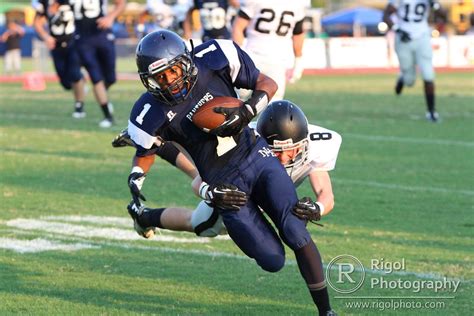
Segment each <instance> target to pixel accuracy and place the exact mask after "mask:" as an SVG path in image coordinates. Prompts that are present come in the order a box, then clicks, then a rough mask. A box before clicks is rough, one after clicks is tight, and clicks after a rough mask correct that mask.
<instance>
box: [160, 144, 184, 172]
mask: <svg viewBox="0 0 474 316" xmlns="http://www.w3.org/2000/svg"><path fill="white" fill-rule="evenodd" d="M179 153H180V151H179V149H178V148H176V146H175V145H173V143H172V142H164V143H163V144H162V145H161V146H158V147H157V149H156V151H155V154H156V155H158V156H160V157H161V158H162V159H164V160H166V161H167V162H169V163H170V164H172V165H173V166H175V167H176V158H177V157H178V155H179Z"/></svg>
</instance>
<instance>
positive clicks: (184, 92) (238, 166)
mask: <svg viewBox="0 0 474 316" xmlns="http://www.w3.org/2000/svg"><path fill="white" fill-rule="evenodd" d="M136 61H137V67H138V72H139V75H140V78H141V81H142V83H143V85H144V86H145V88H146V89H147V92H145V93H144V94H143V95H142V96H140V98H139V99H138V100H137V101H136V102H135V105H134V106H133V108H132V111H131V114H130V119H129V123H128V132H129V134H130V138H131V140H132V141H133V142H134V143H135V144H136V147H137V150H136V153H135V156H134V158H133V166H132V171H131V173H130V175H129V177H128V185H129V187H130V191H131V193H132V198H133V201H134V203H133V207H132V210H138V209H139V208H140V205H141V202H140V199H142V198H143V196H142V194H141V188H142V185H143V182H144V180H145V176H146V173H147V172H148V171H149V170H150V167H151V165H152V164H153V162H154V159H155V152H156V151H157V150H158V148H159V147H158V146H157V145H156V144H157V142H158V141H159V140H160V139H163V140H164V141H174V142H176V143H178V144H179V145H181V146H182V147H183V148H184V149H185V150H186V151H187V152H188V153H189V155H190V156H191V158H192V160H193V161H194V163H195V165H196V167H197V169H198V171H199V174H200V175H201V177H202V179H203V180H204V181H205V182H206V183H207V184H208V185H207V187H202V188H201V189H202V190H203V191H205V192H202V195H203V196H205V197H206V200H208V202H209V203H210V204H211V205H212V206H214V208H216V209H217V210H218V211H219V213H220V215H221V216H222V219H223V221H224V223H225V226H226V228H227V232H228V234H229V236H230V237H231V238H232V240H233V241H234V242H235V243H236V245H237V246H238V247H239V248H240V249H241V250H242V251H243V252H244V253H245V254H246V255H247V256H249V257H250V258H253V259H254V260H255V261H256V262H257V264H258V265H259V266H260V267H261V268H262V269H264V270H266V271H269V272H276V271H279V270H280V269H281V268H282V267H283V265H284V262H285V250H284V247H283V243H282V241H283V242H285V244H287V245H288V246H289V247H290V248H291V249H292V250H293V251H294V253H295V256H296V259H297V262H298V266H299V268H300V272H301V275H302V276H303V278H304V280H305V281H306V284H307V286H308V289H309V291H310V293H311V296H312V298H313V301H314V303H315V304H316V306H317V308H318V310H319V313H320V314H321V315H326V313H327V312H328V311H330V304H329V296H328V292H327V289H326V286H325V281H324V272H323V267H322V262H321V257H320V254H319V251H318V250H317V248H316V245H315V244H314V242H313V240H312V239H311V236H310V234H309V233H308V231H307V229H306V221H305V220H303V219H301V218H299V217H297V216H296V215H295V214H294V213H293V212H295V213H298V212H301V211H303V212H306V213H308V214H314V215H316V214H319V213H318V211H317V210H318V206H317V204H316V203H315V202H313V201H311V200H310V199H308V198H303V199H301V200H300V201H299V200H298V197H297V195H296V191H295V188H294V185H293V182H292V181H291V178H290V177H289V176H288V174H287V173H286V171H285V169H284V167H283V166H282V165H281V164H280V162H279V161H278V159H276V158H275V154H274V153H273V152H272V151H271V149H270V148H269V147H268V145H267V143H266V141H265V140H264V139H263V138H261V137H256V136H255V134H254V132H253V130H252V129H250V128H249V127H248V123H249V122H250V121H251V120H252V119H253V118H254V117H255V116H256V115H257V114H258V113H260V112H261V111H262V110H263V109H264V108H265V107H266V106H267V104H268V100H269V99H270V98H271V97H272V96H273V95H274V93H275V91H276V90H277V86H276V84H275V82H274V81H273V80H272V79H270V78H269V77H267V76H265V75H263V74H261V73H260V71H259V70H258V69H257V68H256V67H255V65H254V63H253V62H252V60H251V59H250V57H249V56H248V55H247V54H246V53H245V52H244V51H242V50H241V49H240V48H239V47H238V46H237V45H236V44H235V43H234V42H232V41H229V40H211V41H208V42H205V43H204V44H202V45H199V46H198V47H196V48H195V49H193V50H192V51H191V52H190V51H189V50H188V48H187V47H186V44H185V43H184V41H183V40H182V39H181V38H180V37H179V36H178V35H176V34H175V33H173V32H170V31H166V30H161V31H157V32H153V33H150V34H148V35H147V36H145V37H144V38H143V39H142V40H141V41H140V42H139V43H138V46H137V50H136ZM235 88H245V89H251V90H253V94H252V96H251V97H250V98H249V99H248V100H247V101H245V103H244V104H243V105H242V106H240V107H235V108H217V109H215V111H216V112H218V113H222V114H224V115H225V117H226V120H225V121H224V122H223V123H222V124H221V125H220V126H219V127H217V128H215V129H213V130H211V131H210V132H209V133H206V132H204V131H202V130H201V129H199V128H198V127H197V126H195V125H194V124H193V122H192V117H193V114H194V113H195V112H196V111H197V110H198V109H199V108H200V107H201V106H202V105H203V104H205V103H206V102H207V101H209V100H211V99H213V98H215V97H217V96H232V97H236V92H235V90H234V89H235ZM259 206H260V207H261V208H262V209H264V210H265V212H266V214H267V215H268V216H269V218H270V219H271V220H272V222H273V223H274V224H275V226H276V228H277V229H278V234H279V235H280V236H281V239H280V238H279V236H278V234H277V232H276V231H275V230H274V229H273V227H272V225H271V224H270V223H269V222H268V221H267V220H266V218H265V217H264V216H263V215H262V213H261V212H260V210H259V208H258V207H259Z"/></svg>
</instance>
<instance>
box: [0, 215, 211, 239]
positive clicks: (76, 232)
mask: <svg viewBox="0 0 474 316" xmlns="http://www.w3.org/2000/svg"><path fill="white" fill-rule="evenodd" d="M105 219H106V218H105ZM104 223H106V221H104ZM6 225H7V226H8V227H14V228H17V229H21V230H28V231H32V230H33V231H42V232H49V233H55V234H61V235H67V236H77V237H85V238H105V239H112V240H141V239H143V238H142V237H140V236H138V234H137V233H136V232H135V231H134V230H133V229H132V228H131V226H130V228H129V229H120V228H99V227H97V226H95V227H94V226H84V225H75V224H68V223H60V222H53V221H47V220H40V219H26V218H17V219H13V220H9V221H7V222H6ZM190 236H193V235H191V234H190ZM151 240H152V241H155V242H157V241H160V242H176V243H208V242H209V239H207V238H198V237H195V238H181V237H173V236H168V235H164V234H162V235H160V234H155V237H154V238H152V239H151Z"/></svg>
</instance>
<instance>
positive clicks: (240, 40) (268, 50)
mask: <svg viewBox="0 0 474 316" xmlns="http://www.w3.org/2000/svg"><path fill="white" fill-rule="evenodd" d="M307 6H308V1H306V0H295V1H293V2H291V1H288V0H247V1H245V2H244V3H242V4H241V6H240V10H239V12H238V14H237V17H236V18H235V21H234V25H233V29H232V39H233V40H234V41H235V42H236V43H237V44H239V45H240V46H242V47H243V48H244V50H245V51H246V52H247V53H248V54H249V55H250V56H251V57H252V60H253V61H254V62H255V64H256V65H257V67H258V68H259V69H260V71H262V73H264V74H266V75H267V76H269V77H270V78H272V79H273V80H275V81H276V83H277V84H278V91H277V92H276V94H275V96H274V97H273V100H281V99H283V97H284V95H285V88H286V80H287V75H286V73H287V69H289V68H291V61H292V60H293V61H294V62H293V70H292V72H291V75H290V77H289V81H290V83H294V82H296V81H297V80H299V79H300V78H301V76H302V74H303V70H304V68H303V60H302V56H303V42H304V38H305V33H304V30H303V19H304V17H305V9H306V7H307ZM245 36H246V38H245Z"/></svg>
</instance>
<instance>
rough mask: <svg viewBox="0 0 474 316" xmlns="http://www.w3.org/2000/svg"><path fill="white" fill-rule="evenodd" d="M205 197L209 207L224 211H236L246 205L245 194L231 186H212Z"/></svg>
mask: <svg viewBox="0 0 474 316" xmlns="http://www.w3.org/2000/svg"><path fill="white" fill-rule="evenodd" d="M205 196H206V199H207V200H208V201H209V202H210V203H209V205H210V206H212V207H218V208H221V209H225V210H233V211H238V210H240V207H241V206H244V205H245V204H246V203H247V194H246V193H245V192H242V191H240V190H239V188H237V187H236V186H235V185H232V184H218V185H212V186H210V187H209V189H208V190H207V192H206V194H205Z"/></svg>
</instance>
